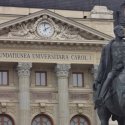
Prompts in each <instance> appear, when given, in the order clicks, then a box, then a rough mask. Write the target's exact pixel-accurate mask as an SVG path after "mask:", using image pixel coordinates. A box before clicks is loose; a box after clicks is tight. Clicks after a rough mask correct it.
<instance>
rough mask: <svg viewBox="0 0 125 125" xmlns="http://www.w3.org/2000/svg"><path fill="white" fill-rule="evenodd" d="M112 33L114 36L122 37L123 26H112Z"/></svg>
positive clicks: (123, 35) (124, 35)
mask: <svg viewBox="0 0 125 125" xmlns="http://www.w3.org/2000/svg"><path fill="white" fill-rule="evenodd" d="M114 34H115V36H116V37H120V38H124V37H125V34H124V28H123V26H121V25H117V26H116V27H115V28H114Z"/></svg>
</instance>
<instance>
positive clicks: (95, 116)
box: [92, 64, 100, 125]
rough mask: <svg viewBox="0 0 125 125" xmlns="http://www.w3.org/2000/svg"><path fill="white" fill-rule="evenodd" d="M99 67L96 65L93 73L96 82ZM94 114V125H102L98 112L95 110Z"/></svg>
mask: <svg viewBox="0 0 125 125" xmlns="http://www.w3.org/2000/svg"><path fill="white" fill-rule="evenodd" d="M98 67H99V65H96V64H95V65H93V69H92V73H93V78H94V80H95V79H96V77H97V73H98ZM94 112H95V114H94V119H95V122H94V125H100V120H99V117H98V115H97V112H96V110H95V111H94Z"/></svg>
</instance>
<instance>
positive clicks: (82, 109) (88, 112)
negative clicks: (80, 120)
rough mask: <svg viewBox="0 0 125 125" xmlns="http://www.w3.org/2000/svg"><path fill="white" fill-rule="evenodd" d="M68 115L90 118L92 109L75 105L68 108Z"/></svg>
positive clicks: (82, 105)
mask: <svg viewBox="0 0 125 125" xmlns="http://www.w3.org/2000/svg"><path fill="white" fill-rule="evenodd" d="M70 114H71V115H73V114H83V115H86V116H88V117H89V118H92V108H91V107H90V106H88V107H87V106H85V105H84V104H76V105H74V106H73V105H72V106H70Z"/></svg>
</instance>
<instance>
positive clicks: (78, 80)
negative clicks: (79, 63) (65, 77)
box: [72, 73, 84, 87]
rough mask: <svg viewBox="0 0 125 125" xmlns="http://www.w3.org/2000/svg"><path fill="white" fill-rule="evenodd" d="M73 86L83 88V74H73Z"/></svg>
mask: <svg viewBox="0 0 125 125" xmlns="http://www.w3.org/2000/svg"><path fill="white" fill-rule="evenodd" d="M72 75H73V86H74V87H83V86H84V83H83V82H84V75H83V73H73V74H72Z"/></svg>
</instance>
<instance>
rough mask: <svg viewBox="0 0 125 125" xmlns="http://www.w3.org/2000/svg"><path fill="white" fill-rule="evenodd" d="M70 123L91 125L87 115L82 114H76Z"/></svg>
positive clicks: (73, 124) (71, 124)
mask: <svg viewBox="0 0 125 125" xmlns="http://www.w3.org/2000/svg"><path fill="white" fill-rule="evenodd" d="M70 125H90V123H89V120H88V119H87V118H86V117H84V116H82V115H76V116H74V117H73V118H72V119H71V121H70Z"/></svg>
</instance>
